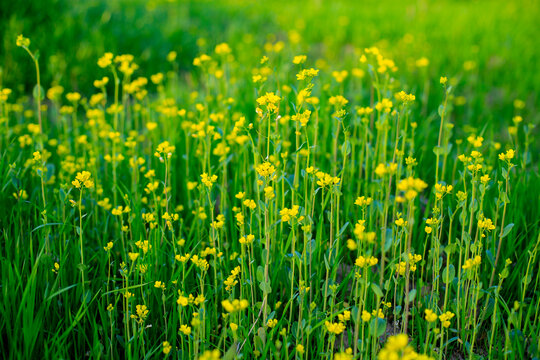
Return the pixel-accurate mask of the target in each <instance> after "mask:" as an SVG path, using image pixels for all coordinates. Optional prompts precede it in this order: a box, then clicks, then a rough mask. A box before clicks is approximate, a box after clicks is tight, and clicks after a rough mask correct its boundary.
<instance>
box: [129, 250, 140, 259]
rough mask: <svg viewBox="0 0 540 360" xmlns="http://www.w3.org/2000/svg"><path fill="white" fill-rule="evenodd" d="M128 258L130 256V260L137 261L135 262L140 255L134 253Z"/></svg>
mask: <svg viewBox="0 0 540 360" xmlns="http://www.w3.org/2000/svg"><path fill="white" fill-rule="evenodd" d="M128 256H129V259H130V260H131V261H135V260H137V258H138V257H139V253H132V252H130V253H128Z"/></svg>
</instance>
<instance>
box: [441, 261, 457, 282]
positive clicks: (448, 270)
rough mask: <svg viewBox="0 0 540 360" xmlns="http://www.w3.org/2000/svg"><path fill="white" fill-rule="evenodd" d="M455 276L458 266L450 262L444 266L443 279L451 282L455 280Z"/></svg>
mask: <svg viewBox="0 0 540 360" xmlns="http://www.w3.org/2000/svg"><path fill="white" fill-rule="evenodd" d="M454 277H456V268H455V267H454V265H452V264H450V265H449V266H447V267H445V268H444V270H443V272H442V280H443V281H444V283H445V284H449V283H451V282H452V281H453V280H454Z"/></svg>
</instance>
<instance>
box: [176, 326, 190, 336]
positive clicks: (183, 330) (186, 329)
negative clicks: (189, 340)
mask: <svg viewBox="0 0 540 360" xmlns="http://www.w3.org/2000/svg"><path fill="white" fill-rule="evenodd" d="M178 331H180V332H181V333H182V334H184V335H189V334H191V326H187V325H180V328H179V329H178Z"/></svg>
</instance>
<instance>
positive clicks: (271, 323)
mask: <svg viewBox="0 0 540 360" xmlns="http://www.w3.org/2000/svg"><path fill="white" fill-rule="evenodd" d="M277 323H278V321H277V319H270V320H268V322H267V323H266V325H267V326H268V327H269V328H271V329H272V328H274V327H275V326H276V325H277Z"/></svg>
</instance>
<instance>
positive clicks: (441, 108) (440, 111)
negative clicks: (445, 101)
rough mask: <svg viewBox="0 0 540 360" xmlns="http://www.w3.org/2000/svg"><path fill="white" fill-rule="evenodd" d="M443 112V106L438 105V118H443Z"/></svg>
mask: <svg viewBox="0 0 540 360" xmlns="http://www.w3.org/2000/svg"><path fill="white" fill-rule="evenodd" d="M444 110H445V109H444V106H443V105H439V111H438V112H439V116H440V117H443V116H444V113H445V111H444Z"/></svg>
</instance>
